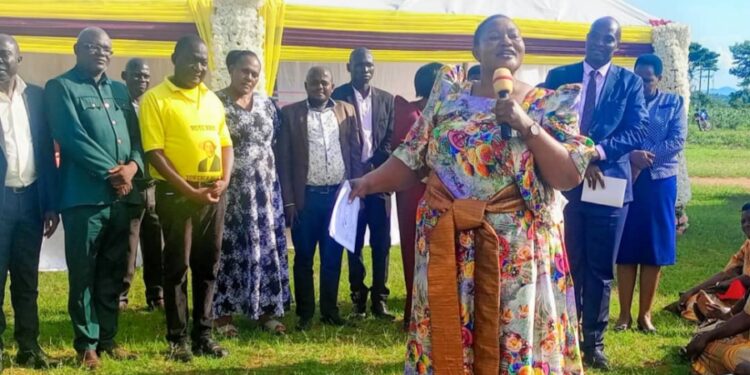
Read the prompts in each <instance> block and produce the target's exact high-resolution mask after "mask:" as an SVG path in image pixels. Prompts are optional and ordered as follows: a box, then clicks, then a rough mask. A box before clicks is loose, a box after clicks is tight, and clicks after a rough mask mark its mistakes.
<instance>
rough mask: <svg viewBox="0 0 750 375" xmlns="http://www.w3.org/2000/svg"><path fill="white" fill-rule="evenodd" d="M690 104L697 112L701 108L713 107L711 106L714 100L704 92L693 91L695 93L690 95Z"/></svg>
mask: <svg viewBox="0 0 750 375" xmlns="http://www.w3.org/2000/svg"><path fill="white" fill-rule="evenodd" d="M690 104H691V105H692V106H693V107H695V109H696V110H697V109H699V108H706V107H709V106H711V104H713V99H712V98H711V96H710V95H708V94H706V93H704V92H701V91H693V93H692V94H690Z"/></svg>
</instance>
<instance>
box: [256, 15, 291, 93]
mask: <svg viewBox="0 0 750 375" xmlns="http://www.w3.org/2000/svg"><path fill="white" fill-rule="evenodd" d="M285 11H286V4H284V1H283V0H266V2H265V4H264V5H263V8H261V10H260V14H261V17H263V21H264V22H265V30H266V37H265V40H264V42H263V60H264V61H263V72H264V73H263V74H264V77H265V80H266V87H265V90H266V94H268V95H269V96H270V95H273V89H274V86H275V85H276V75H277V74H278V72H279V62H280V61H281V38H282V36H283V34H284V21H285Z"/></svg>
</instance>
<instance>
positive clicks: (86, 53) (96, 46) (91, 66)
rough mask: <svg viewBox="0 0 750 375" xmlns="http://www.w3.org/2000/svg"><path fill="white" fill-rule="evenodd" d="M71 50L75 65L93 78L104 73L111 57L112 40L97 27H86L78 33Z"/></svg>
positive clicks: (97, 77)
mask: <svg viewBox="0 0 750 375" xmlns="http://www.w3.org/2000/svg"><path fill="white" fill-rule="evenodd" d="M73 51H74V52H75V54H76V66H78V67H79V69H81V70H82V71H83V72H84V73H87V74H88V75H90V76H91V77H92V78H94V79H97V80H98V79H99V77H101V76H102V74H104V72H105V71H106V70H107V67H108V66H109V61H110V58H111V57H112V40H111V39H110V38H109V35H107V32H106V31H104V30H102V29H101V28H99V27H87V28H85V29H83V30H81V32H80V33H79V34H78V39H77V40H76V44H75V46H73Z"/></svg>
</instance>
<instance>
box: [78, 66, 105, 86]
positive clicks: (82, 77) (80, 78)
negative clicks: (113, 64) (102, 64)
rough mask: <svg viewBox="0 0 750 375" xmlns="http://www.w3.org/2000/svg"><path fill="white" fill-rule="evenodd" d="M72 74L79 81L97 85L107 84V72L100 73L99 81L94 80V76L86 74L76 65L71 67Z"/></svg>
mask: <svg viewBox="0 0 750 375" xmlns="http://www.w3.org/2000/svg"><path fill="white" fill-rule="evenodd" d="M73 76H74V77H75V78H76V79H77V80H78V81H79V82H86V83H91V84H97V85H108V84H109V76H107V72H104V73H102V76H101V78H99V82H94V78H93V77H91V76H90V75H88V74H87V73H86V72H84V71H83V68H81V67H80V66H78V65H76V66H75V67H73Z"/></svg>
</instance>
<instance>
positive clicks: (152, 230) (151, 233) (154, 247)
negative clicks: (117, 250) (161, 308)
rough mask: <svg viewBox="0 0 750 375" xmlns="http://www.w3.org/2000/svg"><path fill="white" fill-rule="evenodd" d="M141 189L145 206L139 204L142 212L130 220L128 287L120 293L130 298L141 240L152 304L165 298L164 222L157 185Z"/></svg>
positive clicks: (144, 273)
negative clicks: (162, 225) (162, 222)
mask: <svg viewBox="0 0 750 375" xmlns="http://www.w3.org/2000/svg"><path fill="white" fill-rule="evenodd" d="M139 189H140V192H141V198H142V199H143V206H142V207H141V208H140V211H141V213H140V215H138V216H137V217H136V218H135V219H133V220H132V221H131V222H130V246H129V248H128V270H127V273H126V274H125V279H124V280H123V281H124V284H125V286H124V287H125V290H124V291H123V292H122V294H121V295H120V301H121V302H128V292H129V291H130V285H131V283H132V282H133V275H134V274H135V263H136V258H137V256H138V245H139V244H140V246H141V255H142V256H143V283H144V284H145V285H146V302H147V303H148V305H149V306H152V305H153V304H154V302H156V301H159V300H162V299H163V298H164V291H163V288H162V282H163V274H164V270H163V266H162V243H163V242H162V238H161V223H159V215H157V214H156V187H155V186H153V185H151V186H149V185H147V184H143V185H142V186H140V187H139Z"/></svg>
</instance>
